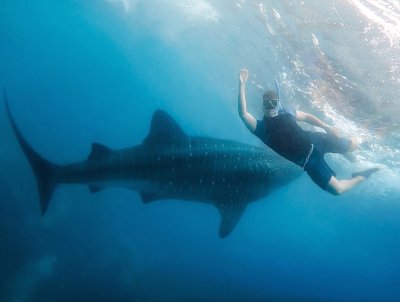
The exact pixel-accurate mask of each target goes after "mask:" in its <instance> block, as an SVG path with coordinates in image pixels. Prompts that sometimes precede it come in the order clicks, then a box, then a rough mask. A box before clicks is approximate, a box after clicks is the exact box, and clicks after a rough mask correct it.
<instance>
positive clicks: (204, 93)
mask: <svg viewBox="0 0 400 302" xmlns="http://www.w3.org/2000/svg"><path fill="white" fill-rule="evenodd" d="M399 26H400V6H399V4H398V1H396V0H393V1H391V0H377V1H376V0H375V1H372V0H347V1H345V0H343V1H326V0H322V1H299V2H298V1H286V0H285V1H261V0H259V1H252V0H237V1H216V0H197V1H196V0H182V1H172V0H163V1H154V0H151V1H139V0H109V1H107V0H104V1H94V0H92V1H90V0H89V1H77V0H60V1H47V0H39V1H34V2H32V1H26V0H13V1H8V0H4V1H1V3H0V34H1V35H0V36H1V38H2V39H1V42H0V43H1V52H0V66H1V68H0V82H1V84H2V86H4V87H6V88H7V93H8V98H9V100H10V107H11V111H12V112H13V115H14V117H15V119H16V121H17V123H18V125H19V127H20V129H21V131H22V132H23V134H24V136H25V137H26V138H27V139H28V141H29V142H30V143H31V144H32V146H33V147H34V148H35V149H36V150H37V151H38V152H39V153H40V154H41V155H43V156H44V157H45V158H47V159H49V160H51V161H53V162H56V163H59V164H67V163H71V162H75V161H79V160H83V159H85V158H87V156H88V154H89V152H90V148H91V144H92V142H100V143H102V144H105V145H107V146H109V147H110V148H115V149H117V148H125V147H129V146H132V145H136V144H140V143H141V142H142V140H143V138H144V137H145V136H146V135H147V133H148V130H149V123H150V119H151V116H152V113H153V111H154V110H155V109H157V108H162V109H164V110H166V111H167V112H169V113H170V114H171V115H172V116H173V117H174V118H175V119H176V120H177V122H178V123H179V124H180V125H181V126H182V128H183V129H185V131H186V132H187V133H189V134H191V135H202V136H212V137H216V138H223V139H231V140H236V141H240V142H244V143H248V144H252V145H256V146H261V144H260V142H259V141H258V140H257V139H256V138H255V137H253V136H252V135H251V134H250V133H249V132H248V130H247V129H245V127H244V126H243V124H242V122H241V121H240V119H239V117H238V115H237V94H238V83H237V73H238V71H239V70H240V69H241V68H243V67H246V68H248V69H249V70H250V79H249V85H248V87H247V90H248V102H249V111H251V112H252V113H253V114H254V115H255V116H257V117H261V114H262V112H261V110H260V107H259V99H260V98H261V95H262V93H263V91H264V90H265V89H268V88H274V78H275V77H276V78H277V80H278V82H279V83H280V87H281V92H282V98H283V99H284V101H285V102H287V103H289V104H290V105H292V106H294V107H296V108H298V109H300V110H303V111H309V112H312V113H314V114H315V115H317V116H318V117H320V118H321V119H323V120H325V121H326V122H328V123H330V124H332V125H334V126H335V127H337V128H338V129H339V131H340V132H341V133H344V134H345V135H349V136H350V135H351V136H354V137H355V138H356V139H357V141H358V142H359V143H360V146H361V149H360V150H359V151H357V152H356V156H357V158H358V162H357V163H349V162H347V161H346V160H345V159H343V158H341V157H340V156H329V158H328V161H329V163H330V164H331V165H332V167H333V168H334V169H335V170H336V171H337V172H338V176H339V177H340V178H345V177H348V176H349V175H350V174H351V172H353V171H356V170H360V169H364V168H365V167H369V166H375V165H379V166H380V167H381V171H379V172H378V173H376V174H375V175H373V176H372V177H371V178H370V179H369V180H368V181H366V182H364V183H362V184H360V185H359V186H358V187H356V188H354V189H353V190H352V191H351V192H348V193H346V194H345V195H343V196H340V197H337V196H331V195H329V194H328V193H326V192H324V191H322V190H321V189H319V188H318V187H317V186H315V185H314V184H313V183H312V182H311V180H310V179H309V178H308V177H307V176H306V175H303V176H301V177H300V178H298V179H297V180H295V181H293V182H292V183H291V184H290V185H288V186H286V187H283V188H280V189H278V190H276V191H274V192H272V193H271V194H270V195H268V196H267V197H265V198H264V199H262V200H260V201H257V202H255V203H252V204H250V205H249V206H248V208H247V210H246V212H245V214H244V215H243V217H242V219H241V221H240V223H239V224H238V226H237V227H236V228H235V230H234V231H233V232H232V234H230V235H229V236H228V237H227V238H225V239H220V238H219V237H218V227H219V222H220V217H219V213H218V211H217V210H216V209H215V208H214V207H212V206H210V205H206V204H200V203H192V202H185V201H177V200H163V201H158V202H154V203H151V204H148V205H145V204H143V203H142V202H141V200H140V198H139V195H138V194H137V193H136V192H133V191H129V190H123V189H116V188H111V189H108V190H104V191H102V192H100V193H97V194H91V193H90V192H89V191H88V189H87V186H84V185H62V186H59V187H58V188H57V190H56V191H55V194H54V196H53V198H52V201H51V204H50V207H49V210H48V212H47V214H46V215H45V216H43V217H42V216H41V215H40V206H39V198H38V194H37V188H36V182H35V178H34V174H33V173H32V169H31V167H30V166H29V163H28V161H27V160H26V158H25V156H24V154H23V153H22V151H21V149H20V146H19V145H18V142H17V140H16V139H15V135H14V133H13V132H12V129H11V127H10V123H9V121H8V119H7V117H6V113H5V109H4V106H2V107H1V109H0V138H1V148H0V167H1V170H0V180H1V186H0V196H1V201H0V207H1V208H0V209H1V210H0V238H1V239H0V240H1V249H0V281H1V282H0V300H1V301H398V300H400V261H399V260H398V255H399V254H400V239H399V236H398V235H399V233H400V222H399V221H400V202H399V201H400V189H399V184H400V174H399V173H400V136H399V133H400V132H399V114H400V103H399V98H398V95H399V93H400V69H399V66H400V62H399V57H400V56H399V55H400V34H399V31H398V28H399Z"/></svg>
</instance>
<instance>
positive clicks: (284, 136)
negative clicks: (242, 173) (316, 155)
mask: <svg viewBox="0 0 400 302" xmlns="http://www.w3.org/2000/svg"><path fill="white" fill-rule="evenodd" d="M254 134H255V135H256V136H257V137H258V138H259V139H261V140H262V141H263V142H264V143H265V144H266V145H267V146H268V147H270V148H271V149H272V150H274V151H275V152H276V153H278V154H279V155H281V156H283V157H284V158H286V159H288V160H290V161H291V162H293V163H295V164H297V165H299V166H300V167H303V166H304V163H305V161H306V158H307V156H308V155H309V153H310V150H311V138H310V135H309V133H308V132H307V131H304V130H303V129H301V127H300V126H299V125H298V124H297V122H296V118H295V116H294V115H293V114H290V113H288V112H282V113H279V114H278V115H277V116H274V117H265V116H264V119H263V120H258V121H257V126H256V130H255V131H254Z"/></svg>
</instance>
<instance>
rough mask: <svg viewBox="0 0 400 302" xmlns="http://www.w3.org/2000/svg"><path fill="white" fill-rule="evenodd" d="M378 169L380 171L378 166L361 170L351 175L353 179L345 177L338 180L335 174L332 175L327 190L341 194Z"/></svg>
mask: <svg viewBox="0 0 400 302" xmlns="http://www.w3.org/2000/svg"><path fill="white" fill-rule="evenodd" d="M378 171H379V168H377V167H374V168H369V169H366V170H364V171H359V172H355V173H353V174H352V175H351V176H352V177H353V178H352V179H343V180H338V179H337V178H336V177H335V176H332V177H331V179H330V180H329V182H328V185H327V191H328V192H329V193H332V194H334V195H340V194H342V193H344V192H346V191H348V190H350V189H351V188H353V187H354V186H355V185H357V184H359V183H360V182H363V181H364V180H366V179H367V178H368V177H370V176H371V175H372V174H373V173H375V172H378Z"/></svg>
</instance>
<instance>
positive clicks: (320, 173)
mask: <svg viewBox="0 0 400 302" xmlns="http://www.w3.org/2000/svg"><path fill="white" fill-rule="evenodd" d="M304 170H305V171H306V172H307V174H308V175H309V176H310V178H311V179H312V181H313V182H315V183H316V184H317V185H318V186H319V187H320V188H321V189H324V190H327V188H328V183H329V181H330V180H331V178H332V176H336V173H335V171H333V170H332V169H331V167H329V165H328V164H327V163H326V161H325V159H324V154H322V153H321V152H320V151H319V150H318V149H317V148H314V151H313V153H312V154H311V156H310V158H309V159H308V162H307V165H306V166H305V167H304Z"/></svg>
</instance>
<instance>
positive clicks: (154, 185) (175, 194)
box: [4, 92, 302, 238]
mask: <svg viewBox="0 0 400 302" xmlns="http://www.w3.org/2000/svg"><path fill="white" fill-rule="evenodd" d="M4 98H5V105H6V112H7V115H8V118H9V120H10V123H11V126H12V129H13V131H14V133H15V136H16V138H17V140H18V142H19V144H20V146H21V148H22V150H23V152H24V153H25V155H26V157H27V159H28V161H29V163H30V165H31V167H32V169H33V172H34V175H35V177H36V182H37V188H38V193H39V199H40V208H41V213H42V215H44V214H45V213H46V211H47V209H48V206H49V202H50V199H51V197H52V194H53V191H54V189H55V188H56V186H57V185H59V184H87V185H88V188H89V190H90V191H91V192H93V193H96V192H99V191H101V190H103V189H105V188H107V187H112V186H114V187H123V188H127V189H131V190H135V191H137V192H138V193H139V195H140V197H141V200H142V201H143V202H144V203H149V202H153V201H156V200H171V199H173V200H186V201H195V202H196V201H197V202H202V203H206V204H211V205H214V206H215V207H216V208H217V209H218V210H219V212H220V214H221V222H220V227H219V236H220V237H221V238H224V237H226V236H228V235H229V234H230V233H231V232H232V230H233V229H234V228H235V226H236V225H237V224H238V222H239V220H240V218H241V217H242V215H243V213H244V211H245V209H246V207H247V205H248V204H249V203H251V202H253V201H256V200H260V199H262V198H263V197H265V196H267V195H268V194H269V193H270V192H271V191H272V190H274V189H276V188H278V187H282V186H285V185H287V184H289V183H290V182H291V181H292V180H293V179H295V178H296V177H298V176H300V175H301V173H302V170H301V169H300V168H299V167H298V166H296V165H294V164H292V163H291V162H289V161H287V160H285V159H283V158H281V157H280V156H279V155H277V154H275V153H273V151H270V150H269V149H266V148H260V147H256V146H251V145H248V144H244V143H240V142H236V141H231V140H224V139H217V138H211V137H196V136H190V135H188V134H187V133H186V132H185V131H184V130H183V129H182V128H181V127H180V126H179V125H178V123H177V122H176V121H175V120H174V119H173V118H172V117H171V116H170V115H169V114H168V113H167V112H165V111H163V110H160V109H158V110H156V111H155V112H154V113H153V116H152V119H151V123H150V130H149V132H148V134H147V136H146V137H145V138H144V140H143V142H142V143H141V144H138V145H135V146H133V147H128V148H124V149H119V150H113V149H111V148H109V147H107V146H105V145H102V144H100V143H93V144H92V149H91V153H90V154H89V156H88V158H87V159H85V160H83V161H80V162H75V163H70V164H66V165H60V164H56V163H54V162H51V161H49V160H47V159H45V158H43V157H42V156H41V155H40V154H39V153H38V152H36V150H35V149H34V148H33V147H32V146H31V145H30V144H29V143H28V141H27V140H26V139H25V138H24V136H23V135H22V132H21V131H20V130H19V128H18V127H17V124H16V122H15V120H14V118H13V116H12V114H11V112H10V107H9V102H8V100H7V95H6V93H5V92H4Z"/></svg>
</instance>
